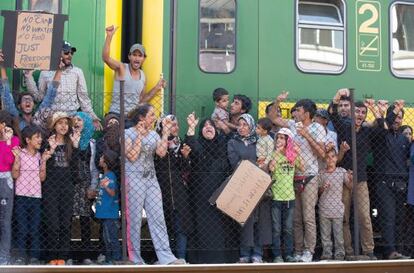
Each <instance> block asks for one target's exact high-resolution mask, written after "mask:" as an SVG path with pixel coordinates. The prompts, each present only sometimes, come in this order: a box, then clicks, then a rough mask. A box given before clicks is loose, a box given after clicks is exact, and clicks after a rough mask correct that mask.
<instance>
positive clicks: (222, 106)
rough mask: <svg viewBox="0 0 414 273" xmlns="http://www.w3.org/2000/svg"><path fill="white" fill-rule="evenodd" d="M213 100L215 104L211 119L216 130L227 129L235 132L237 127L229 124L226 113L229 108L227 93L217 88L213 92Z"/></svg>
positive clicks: (228, 116)
mask: <svg viewBox="0 0 414 273" xmlns="http://www.w3.org/2000/svg"><path fill="white" fill-rule="evenodd" d="M213 100H214V102H215V103H216V108H214V112H213V114H211V119H212V120H214V123H215V124H216V126H217V127H218V128H223V127H227V128H229V129H230V130H236V129H237V126H235V125H233V124H232V123H231V122H230V114H229V112H228V111H227V107H228V106H229V92H228V91H227V90H226V89H224V88H217V89H215V90H214V91H213Z"/></svg>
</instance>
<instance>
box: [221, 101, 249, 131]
mask: <svg viewBox="0 0 414 273" xmlns="http://www.w3.org/2000/svg"><path fill="white" fill-rule="evenodd" d="M250 109H252V101H251V100H250V98H249V97H247V96H245V95H240V94H239V95H234V97H233V102H232V103H231V104H230V124H231V125H232V126H228V125H227V124H225V123H224V122H223V121H221V120H215V122H214V123H215V125H216V127H217V128H218V129H220V130H221V131H223V132H224V133H225V134H226V135H228V134H230V133H232V132H233V131H235V130H236V129H237V127H238V126H239V125H238V124H239V121H238V120H239V117H240V116H241V115H242V114H247V113H249V111H250Z"/></svg>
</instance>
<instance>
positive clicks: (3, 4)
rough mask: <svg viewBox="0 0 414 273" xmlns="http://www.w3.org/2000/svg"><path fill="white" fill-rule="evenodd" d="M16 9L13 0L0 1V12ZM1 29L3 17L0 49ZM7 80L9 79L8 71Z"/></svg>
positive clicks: (1, 34)
mask: <svg viewBox="0 0 414 273" xmlns="http://www.w3.org/2000/svg"><path fill="white" fill-rule="evenodd" d="M14 9H16V1H15V0H3V1H0V11H1V10H14ZM3 28H4V17H3V16H0V47H2V46H3V40H4V39H3ZM8 76H9V78H10V77H11V73H10V71H8Z"/></svg>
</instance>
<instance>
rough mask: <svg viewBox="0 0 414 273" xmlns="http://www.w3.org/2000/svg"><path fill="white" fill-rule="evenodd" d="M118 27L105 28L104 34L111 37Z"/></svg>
mask: <svg viewBox="0 0 414 273" xmlns="http://www.w3.org/2000/svg"><path fill="white" fill-rule="evenodd" d="M118 28H119V27H115V26H114V25H112V26H109V27H106V28H105V32H106V35H108V36H113V35H114V34H115V32H116V31H117V29H118Z"/></svg>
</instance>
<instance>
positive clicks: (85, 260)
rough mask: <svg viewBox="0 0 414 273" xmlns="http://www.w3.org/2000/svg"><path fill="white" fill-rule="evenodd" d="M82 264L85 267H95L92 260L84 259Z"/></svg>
mask: <svg viewBox="0 0 414 273" xmlns="http://www.w3.org/2000/svg"><path fill="white" fill-rule="evenodd" d="M82 264H83V265H94V264H95V263H94V262H92V260H91V259H83V261H82Z"/></svg>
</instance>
